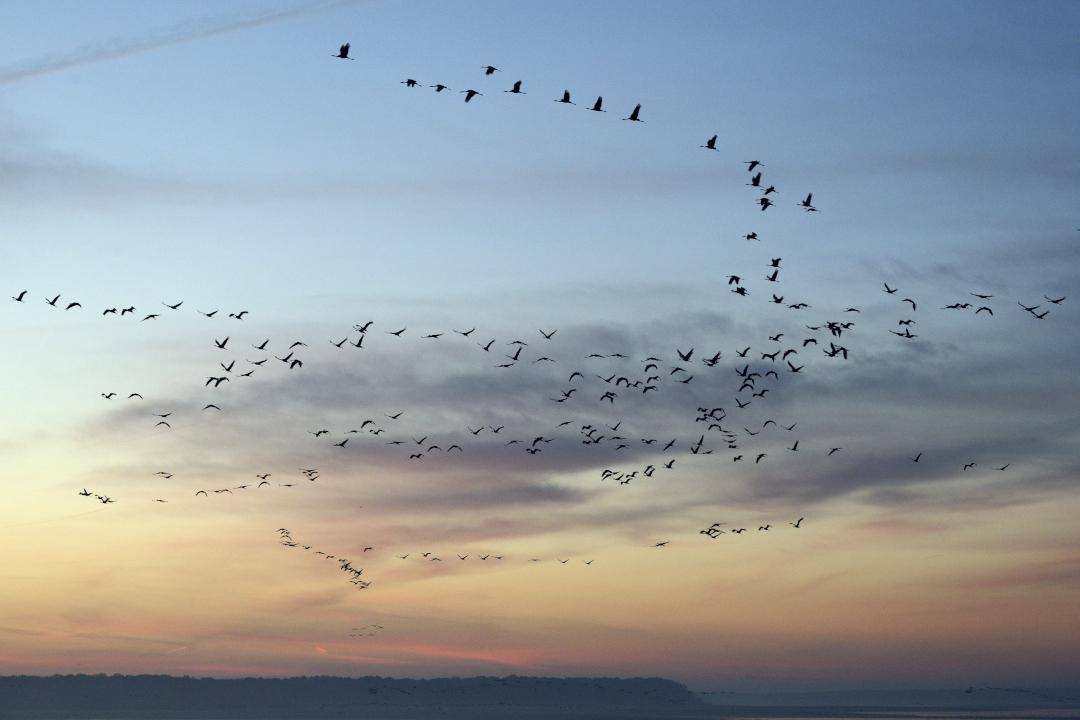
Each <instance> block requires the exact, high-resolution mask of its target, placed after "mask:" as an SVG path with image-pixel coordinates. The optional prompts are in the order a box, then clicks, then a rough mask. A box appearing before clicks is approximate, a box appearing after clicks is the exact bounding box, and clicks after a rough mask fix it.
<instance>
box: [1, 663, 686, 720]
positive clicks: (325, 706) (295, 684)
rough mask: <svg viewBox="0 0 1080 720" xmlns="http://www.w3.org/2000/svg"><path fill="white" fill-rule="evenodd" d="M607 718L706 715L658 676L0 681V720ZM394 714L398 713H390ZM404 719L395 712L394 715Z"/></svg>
mask: <svg viewBox="0 0 1080 720" xmlns="http://www.w3.org/2000/svg"><path fill="white" fill-rule="evenodd" d="M425 707H426V708H459V709H468V708H473V709H480V708H491V709H503V710H506V711H509V710H512V709H514V708H517V709H521V710H526V709H530V708H535V709H566V710H573V709H579V710H607V709H617V708H626V709H642V708H655V709H660V708H669V709H676V708H681V709H691V708H702V707H707V705H706V704H705V703H703V702H702V701H701V700H700V699H699V698H698V697H697V696H696V695H695V694H694V693H693V692H691V691H690V690H689V689H688V688H687V687H686V686H684V685H682V684H680V683H677V682H674V681H671V680H664V679H661V678H632V679H625V680H624V679H617V678H540V677H518V676H516V675H510V676H508V677H504V678H497V677H476V678H456V677H455V678H439V679H434V680H409V679H393V678H383V677H363V678H343V677H325V676H323V677H294V678H284V679H273V678H243V679H230V680H220V679H214V678H193V677H188V676H184V677H173V676H169V675H104V674H102V675H53V676H51V677H37V676H27V675H18V676H8V677H0V718H3V719H4V720H23V719H31V718H42V719H45V718H49V719H50V720H51V719H54V718H75V717H80V718H117V719H127V718H131V719H133V720H154V719H159V718H170V719H172V720H209V719H215V720H229V719H233V718H244V719H246V720H253V719H256V718H282V719H285V718H288V719H290V720H292V719H294V718H301V717H305V718H307V717H341V716H369V715H370V712H365V711H364V709H365V708H368V709H370V710H376V709H377V708H382V709H384V710H391V709H393V708H399V709H401V710H402V711H405V710H407V709H409V708H416V709H419V708H425ZM392 715H393V716H399V713H392ZM406 715H412V713H405V714H400V716H402V717H404V716H406Z"/></svg>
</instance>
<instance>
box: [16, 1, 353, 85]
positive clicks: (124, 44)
mask: <svg viewBox="0 0 1080 720" xmlns="http://www.w3.org/2000/svg"><path fill="white" fill-rule="evenodd" d="M371 1H372V0H337V2H321V3H305V4H303V5H299V6H293V7H289V8H285V9H282V10H274V11H270V12H259V13H253V12H246V13H230V14H228V15H215V16H211V17H205V18H198V19H195V20H188V21H185V22H182V23H177V24H175V25H169V26H167V27H162V28H155V29H153V30H149V31H147V32H146V33H145V34H144V35H143V37H140V38H133V39H126V38H125V39H116V40H112V41H109V42H102V43H93V44H88V45H84V46H83V47H80V48H79V49H77V50H75V51H73V52H69V53H63V54H49V55H45V56H42V57H39V58H34V59H32V60H27V61H25V62H23V63H19V64H16V65H11V66H8V67H6V68H0V85H7V84H10V83H14V82H19V81H20V80H27V79H29V78H34V77H40V76H42V75H49V74H52V73H57V72H62V71H64V70H71V69H73V68H77V67H83V66H86V65H93V64H96V63H103V62H109V61H110V60H118V59H120V58H124V57H128V56H131V55H137V54H139V53H144V52H149V51H150V50H157V49H158V48H163V47H168V46H170V45H179V44H181V43H186V42H191V41H193V40H201V39H204V38H209V37H214V36H217V35H226V34H228V33H234V32H239V31H241V30H250V29H253V28H257V27H262V26H264V25H272V24H274V23H280V22H287V21H289V20H298V19H300V18H304V17H311V16H314V15H322V14H325V13H330V12H334V11H336V10H340V9H342V8H346V7H349V6H352V5H358V4H360V3H362V2H371Z"/></svg>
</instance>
